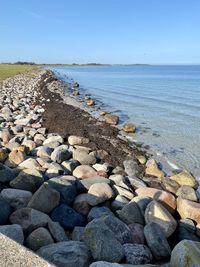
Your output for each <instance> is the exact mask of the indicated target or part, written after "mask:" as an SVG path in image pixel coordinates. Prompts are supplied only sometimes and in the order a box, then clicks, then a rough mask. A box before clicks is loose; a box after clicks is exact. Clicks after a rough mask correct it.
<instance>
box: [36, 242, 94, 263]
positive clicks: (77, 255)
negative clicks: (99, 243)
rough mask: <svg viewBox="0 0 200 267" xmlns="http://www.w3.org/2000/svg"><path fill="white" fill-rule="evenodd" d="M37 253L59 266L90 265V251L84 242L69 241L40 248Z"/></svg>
mask: <svg viewBox="0 0 200 267" xmlns="http://www.w3.org/2000/svg"><path fill="white" fill-rule="evenodd" d="M37 253H38V254H39V255H40V256H41V257H42V258H44V259H46V260H48V261H50V262H52V263H53V264H55V265H56V266H59V267H77V266H78V267H88V266H89V264H90V261H91V258H90V257H91V256H90V252H89V250H88V248H87V246H86V245H85V244H84V243H83V242H79V241H67V242H59V243H56V244H52V245H48V246H45V247H42V248H40V249H39V250H38V251H37Z"/></svg>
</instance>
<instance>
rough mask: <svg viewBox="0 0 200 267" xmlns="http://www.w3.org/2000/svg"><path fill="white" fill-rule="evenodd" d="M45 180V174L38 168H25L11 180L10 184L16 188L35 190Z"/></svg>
mask: <svg viewBox="0 0 200 267" xmlns="http://www.w3.org/2000/svg"><path fill="white" fill-rule="evenodd" d="M43 182H44V178H43V175H42V173H41V172H40V171H38V170H36V169H24V170H22V171H21V172H20V173H19V174H18V176H17V177H16V178H15V179H14V180H12V181H11V182H10V186H11V187H13V188H16V189H22V190H26V191H31V192H35V191H36V190H37V189H38V188H39V187H40V186H41V185H42V183H43Z"/></svg>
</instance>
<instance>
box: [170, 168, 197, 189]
mask: <svg viewBox="0 0 200 267" xmlns="http://www.w3.org/2000/svg"><path fill="white" fill-rule="evenodd" d="M170 179H171V180H174V181H176V182H177V183H178V184H179V185H188V186H191V187H193V188H197V187H198V183H197V181H196V180H195V178H194V177H193V176H192V175H191V174H190V173H189V172H188V171H182V172H181V173H179V174H176V175H173V176H171V177H170Z"/></svg>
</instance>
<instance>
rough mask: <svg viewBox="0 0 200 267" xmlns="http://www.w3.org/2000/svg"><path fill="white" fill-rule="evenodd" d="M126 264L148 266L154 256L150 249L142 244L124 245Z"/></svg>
mask: <svg viewBox="0 0 200 267" xmlns="http://www.w3.org/2000/svg"><path fill="white" fill-rule="evenodd" d="M123 247H124V251H125V257H126V262H127V263H130V264H134V265H136V264H146V263H149V262H151V261H152V259H153V256H152V254H151V251H150V250H149V248H148V247H147V246H145V245H141V244H124V245H123Z"/></svg>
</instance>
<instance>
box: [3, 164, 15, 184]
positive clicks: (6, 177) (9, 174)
mask: <svg viewBox="0 0 200 267" xmlns="http://www.w3.org/2000/svg"><path fill="white" fill-rule="evenodd" d="M14 178H15V174H14V172H13V170H12V169H10V168H9V167H7V166H5V165H3V164H2V163H0V182H2V183H6V182H10V181H12V180H13V179H14Z"/></svg>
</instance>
